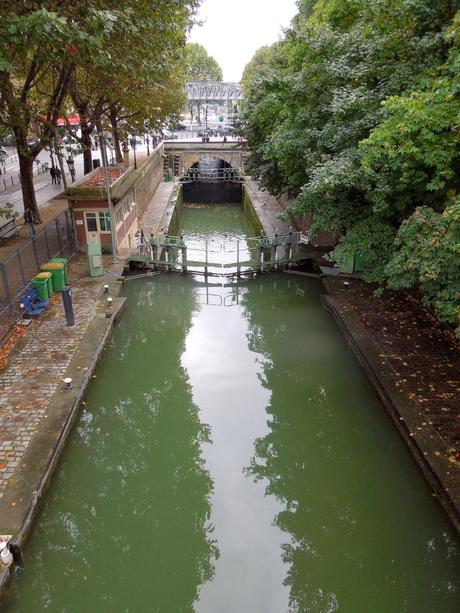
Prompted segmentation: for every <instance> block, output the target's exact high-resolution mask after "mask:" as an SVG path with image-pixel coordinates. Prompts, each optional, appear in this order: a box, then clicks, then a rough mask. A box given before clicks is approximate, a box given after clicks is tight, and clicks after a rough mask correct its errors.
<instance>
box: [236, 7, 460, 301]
mask: <svg viewBox="0 0 460 613" xmlns="http://www.w3.org/2000/svg"><path fill="white" fill-rule="evenodd" d="M459 5H460V3H459V2H458V0H454V1H453V2H451V1H449V0H440V1H439V2H436V3H433V2H431V1H430V0H415V1H413V0H392V1H391V2H380V1H379V2H368V1H367V0H318V1H317V2H307V1H305V2H301V3H300V4H299V14H298V15H297V16H296V18H295V19H294V20H293V25H292V27H291V29H290V30H289V31H288V32H287V33H286V36H285V38H284V40H283V41H281V42H280V43H277V44H276V45H273V46H272V47H270V48H268V49H262V50H259V52H258V53H257V54H256V56H255V57H254V59H253V60H252V62H251V63H250V64H249V66H248V68H247V70H246V71H245V76H244V79H243V85H244V88H245V93H246V98H245V105H244V110H243V120H244V123H245V135H246V137H247V142H248V149H249V151H250V157H249V166H250V169H251V172H252V174H253V175H254V176H256V177H258V178H259V179H260V181H261V183H262V184H263V185H264V186H265V187H266V188H267V189H269V190H270V191H271V192H272V193H274V194H281V193H287V194H288V195H289V196H290V204H289V206H288V214H290V215H300V216H302V217H305V218H308V219H310V220H312V221H313V225H312V227H311V230H310V232H311V234H312V235H313V234H314V233H315V232H316V231H318V230H324V229H325V230H334V231H336V232H338V233H340V234H341V235H342V237H343V238H342V240H341V243H340V244H339V245H338V247H337V248H336V249H335V250H334V251H333V253H332V258H333V259H334V260H335V261H336V262H337V263H339V264H341V263H343V262H344V261H345V260H346V259H347V258H349V256H350V254H352V253H353V252H356V251H359V253H360V254H361V256H362V261H363V262H364V264H365V269H366V272H365V275H366V278H367V279H368V280H372V281H378V282H380V283H385V282H386V280H387V279H389V277H388V275H389V272H388V270H387V269H386V265H387V264H388V263H389V262H390V261H391V259H392V257H393V254H394V253H395V249H397V247H396V246H395V243H394V241H393V239H394V237H395V236H396V235H398V229H399V227H400V226H401V224H402V222H403V221H404V220H406V219H407V218H409V217H410V216H411V215H412V214H413V212H414V210H415V209H416V207H418V206H422V207H423V206H429V207H432V208H433V210H434V211H435V212H437V213H439V214H442V212H443V211H444V208H445V207H446V206H447V205H448V203H449V199H450V198H451V197H452V195H455V193H456V191H457V190H458V177H457V167H458V157H457V156H458V146H457V143H458V119H456V118H458V111H459V106H458V101H457V98H458V95H457V93H456V92H457V91H458V67H459V62H458V57H457V55H456V51H455V48H456V44H457V42H456V36H458V34H457V33H458V30H459V28H458V25H459V24H458V20H457V19H456V20H455V21H454V22H452V20H453V19H454V17H455V12H456V10H457V9H458V8H460V6H459ZM414 283H416V281H414ZM425 291H428V289H427V286H425ZM438 312H441V311H439V309H438Z"/></svg>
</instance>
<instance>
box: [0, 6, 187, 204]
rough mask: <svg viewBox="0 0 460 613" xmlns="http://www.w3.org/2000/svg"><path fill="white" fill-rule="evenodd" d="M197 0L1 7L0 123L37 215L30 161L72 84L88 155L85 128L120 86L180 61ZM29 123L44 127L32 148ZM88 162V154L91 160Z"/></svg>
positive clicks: (44, 142)
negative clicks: (11, 138)
mask: <svg viewBox="0 0 460 613" xmlns="http://www.w3.org/2000/svg"><path fill="white" fill-rule="evenodd" d="M197 4H198V0H161V1H160V0H139V1H138V0H136V1H135V0H126V1H125V2H123V3H122V6H119V7H118V5H116V6H117V7H118V8H113V7H114V3H112V2H107V1H106V0H91V2H90V1H89V0H88V1H87V0H84V1H81V0H80V1H78V2H77V1H76V0H71V1H69V2H65V3H64V2H61V1H60V0H45V1H44V2H42V3H41V8H37V5H36V3H25V4H24V3H21V6H20V7H19V5H18V3H10V4H8V5H6V6H5V8H2V20H1V22H0V38H1V40H2V46H1V48H0V125H3V126H5V127H7V128H9V129H11V130H12V131H13V132H14V135H15V139H16V143H17V148H18V156H19V163H20V171H21V182H22V191H23V199H24V204H25V206H26V207H29V208H31V209H34V210H35V211H36V212H37V214H38V211H37V206H36V200H35V193H34V186H33V179H32V166H33V161H34V159H35V157H36V156H37V155H38V153H39V152H40V151H41V150H42V149H43V148H44V147H46V146H49V145H50V143H51V141H52V139H53V136H54V131H55V125H56V120H57V119H58V117H59V115H60V114H61V113H62V111H63V110H64V109H65V104H66V100H67V96H68V93H69V91H70V88H71V86H72V91H73V93H74V103H75V104H76V103H77V102H78V106H79V108H80V109H81V110H82V116H83V141H84V142H83V144H84V146H85V150H86V151H87V152H88V150H90V146H89V145H90V142H88V133H90V132H91V130H92V129H93V126H94V123H95V120H96V119H97V120H98V121H100V120H101V117H102V114H103V112H105V111H106V110H107V109H108V108H110V104H111V103H112V102H113V92H114V91H118V92H124V91H125V89H122V88H119V86H120V85H123V86H125V85H126V82H127V81H128V80H131V82H133V81H134V82H135V81H136V78H139V79H142V78H144V79H147V80H148V81H149V83H152V82H153V81H154V76H155V75H156V76H157V77H162V76H164V75H165V74H167V73H168V70H169V69H170V67H171V61H170V59H169V58H171V57H174V58H175V60H174V61H175V62H176V63H177V62H178V61H179V50H178V48H179V47H180V46H181V45H182V46H183V45H184V44H185V32H186V30H187V28H188V27H189V26H190V24H191V17H192V16H193V13H194V10H195V8H196V6H197ZM82 82H84V84H85V87H86V91H85V87H81V83H82ZM77 85H78V87H77ZM90 88H91V91H90ZM109 88H112V89H111V95H108V93H109ZM117 88H119V89H117ZM101 90H103V91H101ZM89 94H90V95H89ZM152 106H154V102H153V104H152ZM32 125H36V126H38V127H39V131H40V141H39V143H38V144H36V145H33V146H29V145H28V142H27V140H28V139H27V137H28V135H29V131H30V130H31V127H32ZM89 140H90V139H89ZM88 159H89V162H90V161H91V160H90V155H89V156H88V154H87V160H86V162H87V165H88Z"/></svg>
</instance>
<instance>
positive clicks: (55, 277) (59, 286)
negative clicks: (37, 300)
mask: <svg viewBox="0 0 460 613" xmlns="http://www.w3.org/2000/svg"><path fill="white" fill-rule="evenodd" d="M40 269H41V270H42V271H43V272H50V273H51V274H52V283H53V290H54V291H55V292H62V290H63V289H64V287H65V274H64V264H61V263H60V262H47V263H46V264H42V265H41V266H40Z"/></svg>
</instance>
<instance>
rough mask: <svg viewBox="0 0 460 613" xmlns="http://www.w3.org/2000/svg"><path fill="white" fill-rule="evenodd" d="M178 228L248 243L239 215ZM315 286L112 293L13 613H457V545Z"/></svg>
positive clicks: (216, 214)
mask: <svg viewBox="0 0 460 613" xmlns="http://www.w3.org/2000/svg"><path fill="white" fill-rule="evenodd" d="M182 223H183V231H184V234H185V235H186V236H187V237H189V238H190V240H194V241H198V240H200V238H201V239H204V238H212V239H213V240H214V241H217V242H218V241H221V242H222V245H223V248H222V250H223V252H224V251H225V245H229V244H231V242H232V240H233V239H234V238H240V239H242V240H244V238H245V236H248V235H249V236H251V235H253V234H254V230H253V228H251V227H250V226H248V225H245V221H244V218H243V215H242V211H241V208H240V207H239V206H235V205H234V206H219V207H213V208H197V209H185V210H184V214H183V219H182ZM320 293H321V288H320V285H319V283H318V281H317V280H316V279H312V278H303V277H299V276H294V275H289V274H281V273H280V274H272V275H267V276H263V277H259V278H256V279H249V280H246V281H244V280H242V281H240V283H238V284H236V283H234V282H233V281H232V280H231V279H230V278H226V279H222V278H217V279H216V278H210V282H209V283H207V284H206V283H204V279H203V277H195V278H193V277H192V276H186V277H184V276H180V275H161V276H160V277H154V278H150V279H139V280H132V281H130V282H129V283H128V284H127V288H126V295H127V298H128V306H127V311H126V313H125V315H124V316H123V318H122V320H121V322H120V324H119V325H118V326H117V328H116V330H115V332H114V335H113V337H112V340H111V343H110V349H109V351H108V352H107V353H106V355H105V358H104V360H103V363H102V365H101V367H100V369H99V371H98V373H97V378H96V379H95V381H94V385H93V386H92V388H91V391H90V393H89V395H88V398H87V400H86V405H85V406H84V408H83V411H82V414H81V418H80V420H79V423H78V425H77V427H76V428H75V431H74V433H73V436H72V438H71V441H70V443H69V445H68V447H67V449H66V451H65V454H64V458H63V461H62V463H61V466H60V469H59V471H58V473H57V475H56V478H55V479H54V482H53V484H52V487H51V489H50V492H49V495H48V496H47V501H46V504H45V507H44V510H43V512H42V514H41V516H40V518H39V520H38V522H37V525H36V528H35V530H34V533H33V535H32V538H31V540H30V542H29V544H28V546H27V548H26V551H25V557H24V558H25V559H24V570H23V571H22V572H20V573H19V575H18V577H16V579H15V581H14V582H13V586H12V594H11V598H10V600H9V602H8V604H7V607H6V610H7V611H8V612H9V613H12V612H21V613H24V612H26V613H27V612H29V611H30V612H35V611H52V612H69V613H70V612H72V613H73V612H78V613H79V612H85V613H92V612H95V613H96V612H97V613H100V612H101V613H105V612H125V611H129V612H136V613H137V612H144V611H145V612H150V611H152V612H159V613H182V612H189V611H190V612H191V611H196V612H198V613H246V612H247V613H284V612H313V613H323V612H324V613H325V612H333V611H340V612H342V611H343V612H346V613H367V612H369V613H400V612H408V613H423V612H426V613H451V612H452V613H454V612H455V613H456V612H458V611H460V591H459V590H460V582H459V570H460V562H459V561H460V557H459V549H458V544H457V541H456V537H455V535H454V533H453V531H452V530H451V529H450V526H449V524H448V522H447V520H446V518H445V516H444V514H443V512H442V511H441V509H440V507H439V505H438V504H437V503H436V501H434V500H433V498H432V496H431V492H430V491H429V489H428V487H427V486H426V484H425V482H424V480H423V478H422V477H421V475H420V473H419V471H418V469H417V468H416V466H415V464H414V462H413V460H412V458H411V457H410V455H409V452H408V451H407V450H406V448H405V445H404V443H403V442H402V441H401V440H400V438H399V435H398V434H397V432H396V430H395V428H394V426H393V424H392V423H391V421H390V419H389V418H388V417H387V415H386V413H385V410H384V408H383V407H382V405H381V404H380V402H379V400H378V399H377V397H376V396H375V394H374V392H373V390H372V389H371V386H370V384H369V383H368V381H367V379H366V377H365V375H364V374H363V372H362V371H361V369H360V367H359V365H358V364H357V362H356V361H355V359H354V357H353V355H352V354H351V352H350V350H349V348H348V347H347V345H346V343H345V341H344V339H343V338H342V336H341V334H340V333H339V331H338V329H337V327H336V325H335V323H334V322H333V321H332V320H331V318H330V317H329V315H328V314H327V313H326V311H325V310H324V309H323V308H322V307H321V305H320V299H319V298H320Z"/></svg>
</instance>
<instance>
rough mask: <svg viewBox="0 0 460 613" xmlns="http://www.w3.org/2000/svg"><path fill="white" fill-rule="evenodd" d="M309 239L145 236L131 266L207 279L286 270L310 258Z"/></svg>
mask: <svg viewBox="0 0 460 613" xmlns="http://www.w3.org/2000/svg"><path fill="white" fill-rule="evenodd" d="M307 242H308V239H307V237H306V236H305V235H302V234H301V233H300V232H288V233H285V234H274V235H272V236H265V235H262V236H258V237H251V238H246V239H245V240H244V241H241V240H239V239H235V240H230V241H227V242H222V241H213V240H205V241H193V240H190V239H187V240H186V239H184V238H183V237H182V236H168V235H163V234H160V235H151V236H150V237H149V238H146V237H145V236H144V235H141V236H140V237H139V240H138V251H139V252H138V254H134V255H131V256H129V258H128V262H129V263H131V262H132V263H136V262H137V263H139V264H144V265H151V266H152V267H154V268H158V269H160V270H166V271H180V272H183V273H187V272H191V273H194V274H204V275H205V276H208V275H214V276H216V275H217V276H223V275H235V274H236V275H240V274H248V273H255V272H267V271H269V270H275V271H276V270H283V269H285V268H289V267H291V266H293V265H295V264H297V263H298V262H300V261H302V260H305V259H306V257H305V256H304V255H303V254H302V252H301V251H299V245H300V244H306V243H307Z"/></svg>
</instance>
